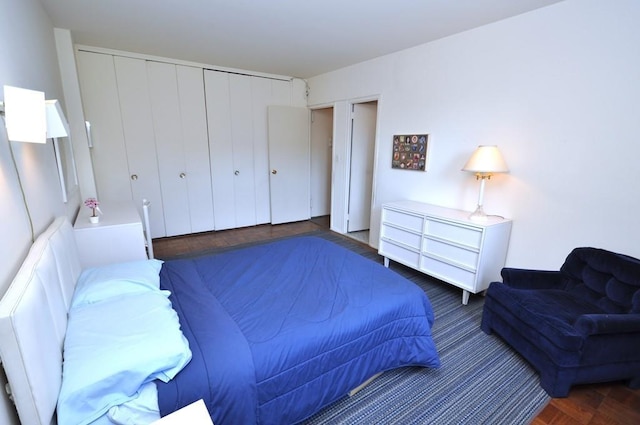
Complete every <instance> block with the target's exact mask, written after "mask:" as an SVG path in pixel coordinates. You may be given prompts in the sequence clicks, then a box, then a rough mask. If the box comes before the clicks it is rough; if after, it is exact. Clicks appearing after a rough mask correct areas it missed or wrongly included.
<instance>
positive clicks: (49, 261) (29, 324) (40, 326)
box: [0, 217, 81, 425]
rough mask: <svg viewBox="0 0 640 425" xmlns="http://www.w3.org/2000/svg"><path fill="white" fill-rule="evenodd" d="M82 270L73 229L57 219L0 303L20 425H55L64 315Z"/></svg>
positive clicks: (5, 358) (0, 331)
mask: <svg viewBox="0 0 640 425" xmlns="http://www.w3.org/2000/svg"><path fill="white" fill-rule="evenodd" d="M80 271H81V267H80V261H79V259H78V248H77V247H76V241H75V236H74V233H73V229H72V228H71V224H70V223H69V221H68V220H67V219H66V218H65V217H60V218H57V219H56V220H55V221H54V222H53V223H52V224H51V225H50V226H49V228H48V229H47V230H46V231H44V232H43V233H42V234H41V235H40V236H39V237H38V239H37V240H36V241H35V242H34V244H33V245H32V247H31V250H30V251H29V254H28V255H27V258H26V259H25V260H24V263H23V264H22V266H21V267H20V270H18V273H17V274H16V277H15V278H14V280H13V282H12V283H11V285H10V286H9V289H8V290H7V292H6V293H5V295H4V297H3V298H2V300H1V301H0V358H1V359H2V365H3V366H4V369H5V372H6V374H7V378H8V380H9V385H10V390H11V397H12V399H13V401H14V403H15V404H16V407H17V410H18V416H19V417H20V421H21V422H22V423H23V424H37V425H49V424H51V423H55V409H56V403H57V400H58V393H59V391H60V384H61V382H62V347H63V343H64V335H65V331H66V328H67V311H68V309H69V304H70V301H71V297H72V296H73V290H74V288H75V284H76V281H77V280H78V276H79V275H80Z"/></svg>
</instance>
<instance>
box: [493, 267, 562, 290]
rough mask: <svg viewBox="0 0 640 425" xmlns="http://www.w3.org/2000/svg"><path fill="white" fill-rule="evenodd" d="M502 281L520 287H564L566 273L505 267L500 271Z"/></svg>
mask: <svg viewBox="0 0 640 425" xmlns="http://www.w3.org/2000/svg"><path fill="white" fill-rule="evenodd" d="M500 274H501V275H502V281H503V282H504V283H505V284H506V285H509V286H511V287H512V288H518V289H553V288H562V286H563V280H564V275H563V274H562V273H561V272H559V271H547V270H527V269H515V268H511V267H505V268H503V269H502V271H501V272H500Z"/></svg>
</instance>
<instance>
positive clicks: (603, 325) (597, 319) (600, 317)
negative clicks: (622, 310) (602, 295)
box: [574, 314, 640, 336]
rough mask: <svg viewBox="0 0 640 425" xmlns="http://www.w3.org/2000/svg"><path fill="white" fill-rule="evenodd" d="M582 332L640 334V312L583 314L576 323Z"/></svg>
mask: <svg viewBox="0 0 640 425" xmlns="http://www.w3.org/2000/svg"><path fill="white" fill-rule="evenodd" d="M574 326H575V328H576V330H577V331H578V332H580V333H581V334H583V335H585V336H587V335H598V334H613V333H632V332H635V333H638V334H640V314H583V315H582V316H580V317H578V320H576V323H575V324H574Z"/></svg>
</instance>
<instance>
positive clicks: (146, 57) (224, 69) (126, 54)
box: [75, 44, 295, 81]
mask: <svg viewBox="0 0 640 425" xmlns="http://www.w3.org/2000/svg"><path fill="white" fill-rule="evenodd" d="M75 48H76V51H81V52H91V53H102V54H106V55H114V56H124V57H128V58H133V59H144V60H150V61H155V62H164V63H170V64H173V65H183V66H191V67H194V68H203V69H209V70H212V71H222V72H229V73H232V74H242V75H250V76H253V77H263V78H271V79H274V80H282V81H292V80H294V79H295V77H291V76H288V75H277V74H267V73H263V72H256V71H248V70H246V69H238V68H227V67H223V66H216V65H210V64H204V63H199V62H191V61H184V60H180V59H171V58H165V57H161V56H153V55H147V54H143V53H134V52H126V51H123V50H114V49H107V48H104V47H95V46H87V45H84V44H76V45H75Z"/></svg>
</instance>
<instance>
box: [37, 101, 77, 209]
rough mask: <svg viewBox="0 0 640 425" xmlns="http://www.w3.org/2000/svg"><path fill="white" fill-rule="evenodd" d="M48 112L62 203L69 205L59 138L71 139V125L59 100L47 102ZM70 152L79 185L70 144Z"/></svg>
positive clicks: (49, 132) (74, 173)
mask: <svg viewBox="0 0 640 425" xmlns="http://www.w3.org/2000/svg"><path fill="white" fill-rule="evenodd" d="M45 105H46V111H47V138H48V139H53V150H54V153H55V155H56V163H57V165H58V177H59V179H60V189H61V190H62V202H64V203H67V183H66V179H65V176H64V169H63V163H62V151H61V150H60V146H59V144H58V138H59V137H69V135H70V134H71V132H70V131H69V123H68V122H67V118H66V117H65V116H64V112H63V111H62V107H61V106H60V102H58V100H57V99H52V100H46V101H45ZM69 150H70V151H71V155H70V159H71V167H72V169H73V176H74V179H75V183H76V184H78V176H77V174H76V164H75V159H74V155H73V147H72V145H71V143H69Z"/></svg>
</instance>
